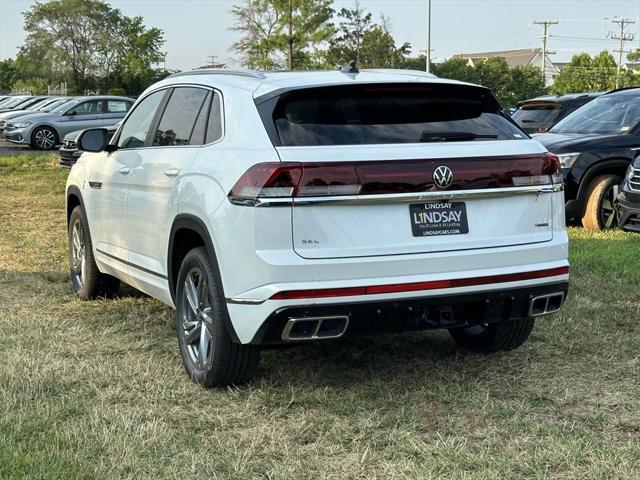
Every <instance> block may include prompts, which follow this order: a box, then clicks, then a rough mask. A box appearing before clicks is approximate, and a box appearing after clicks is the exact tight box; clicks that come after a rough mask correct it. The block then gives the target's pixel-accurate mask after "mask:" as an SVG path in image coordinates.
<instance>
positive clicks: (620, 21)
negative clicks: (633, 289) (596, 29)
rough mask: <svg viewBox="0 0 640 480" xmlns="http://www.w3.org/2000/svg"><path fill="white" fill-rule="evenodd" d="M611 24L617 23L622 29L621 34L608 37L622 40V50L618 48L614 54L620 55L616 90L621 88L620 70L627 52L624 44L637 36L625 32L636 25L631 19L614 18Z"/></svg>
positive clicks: (610, 33) (612, 34) (611, 34)
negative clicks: (624, 54)
mask: <svg viewBox="0 0 640 480" xmlns="http://www.w3.org/2000/svg"><path fill="white" fill-rule="evenodd" d="M611 23H615V24H617V25H618V26H619V27H620V34H616V33H613V32H609V35H607V36H608V37H609V38H611V39H614V40H620V48H618V49H617V50H614V52H617V53H618V72H617V73H616V88H620V69H621V68H622V54H623V52H625V50H624V42H625V41H627V40H629V41H632V40H633V39H634V38H635V35H634V34H633V33H626V32H625V31H624V30H625V28H627V27H628V26H629V25H633V24H634V23H636V21H635V20H632V19H630V18H613V19H611Z"/></svg>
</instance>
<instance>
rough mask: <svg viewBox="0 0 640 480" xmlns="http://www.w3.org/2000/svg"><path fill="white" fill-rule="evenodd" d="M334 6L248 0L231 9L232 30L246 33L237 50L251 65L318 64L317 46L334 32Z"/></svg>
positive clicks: (310, 0)
mask: <svg viewBox="0 0 640 480" xmlns="http://www.w3.org/2000/svg"><path fill="white" fill-rule="evenodd" d="M331 5H332V0H245V2H244V4H243V5H241V6H234V7H233V9H232V10H231V14H232V15H233V16H234V17H235V23H234V26H233V27H232V29H233V30H236V31H239V32H241V33H242V37H241V38H240V40H238V41H237V42H236V43H235V44H234V45H233V49H234V50H235V51H236V52H238V53H240V54H241V55H242V56H243V60H244V62H245V64H246V65H247V66H249V67H254V68H255V67H259V68H273V67H277V66H280V65H281V64H283V63H284V64H285V65H286V66H287V68H288V69H289V70H295V69H302V68H309V67H312V66H315V64H316V62H317V55H316V53H317V52H316V47H317V46H318V45H321V44H322V43H324V42H327V41H329V40H330V39H331V37H332V36H333V33H334V27H333V24H332V23H331V21H330V20H331V17H332V15H333V9H332V8H331ZM283 58H284V61H283Z"/></svg>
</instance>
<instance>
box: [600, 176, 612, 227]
mask: <svg viewBox="0 0 640 480" xmlns="http://www.w3.org/2000/svg"><path fill="white" fill-rule="evenodd" d="M614 196H615V189H614V187H613V186H611V187H609V188H608V189H607V191H606V192H605V193H604V196H603V197H602V204H601V206H600V221H601V222H602V225H603V227H604V228H613V226H614V224H615V220H616V211H615V208H614V207H613V201H614Z"/></svg>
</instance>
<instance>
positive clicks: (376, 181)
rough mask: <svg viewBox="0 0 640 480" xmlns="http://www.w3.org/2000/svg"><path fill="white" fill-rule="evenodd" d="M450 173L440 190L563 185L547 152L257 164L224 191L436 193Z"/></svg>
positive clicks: (233, 194) (247, 196) (263, 194)
mask: <svg viewBox="0 0 640 480" xmlns="http://www.w3.org/2000/svg"><path fill="white" fill-rule="evenodd" d="M442 165H444V166H447V167H449V168H450V169H451V172H452V174H453V180H452V182H451V184H450V185H449V186H448V187H446V188H445V189H444V190H447V191H450V190H476V189H487V188H506V187H518V186H531V185H550V184H553V183H561V182H562V172H561V169H560V162H559V160H558V157H556V156H555V155H552V154H550V153H544V154H539V155H519V156H512V157H477V158H444V159H424V160H380V161H366V162H339V163H336V162H326V163H317V162H316V163H297V162H286V163H259V164H256V165H254V166H253V167H251V168H249V170H247V171H246V172H245V173H244V175H242V177H241V178H240V179H239V180H238V181H237V183H236V184H235V185H234V186H233V188H232V189H231V191H230V192H229V197H230V198H231V199H236V200H255V199H257V198H274V197H277V198H293V197H322V196H344V195H381V194H399V193H420V192H435V191H441V190H442V189H440V188H438V187H437V186H436V185H435V183H434V180H433V172H434V171H435V169H436V168H438V167H439V166H442Z"/></svg>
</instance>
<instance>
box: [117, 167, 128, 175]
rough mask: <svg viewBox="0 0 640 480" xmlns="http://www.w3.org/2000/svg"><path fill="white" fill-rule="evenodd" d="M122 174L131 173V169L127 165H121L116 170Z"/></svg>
mask: <svg viewBox="0 0 640 480" xmlns="http://www.w3.org/2000/svg"><path fill="white" fill-rule="evenodd" d="M118 171H119V172H120V173H121V174H122V175H129V174H130V173H131V169H130V168H129V167H122V168H121V169H120V170H118Z"/></svg>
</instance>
